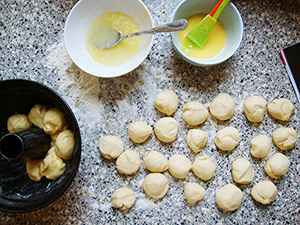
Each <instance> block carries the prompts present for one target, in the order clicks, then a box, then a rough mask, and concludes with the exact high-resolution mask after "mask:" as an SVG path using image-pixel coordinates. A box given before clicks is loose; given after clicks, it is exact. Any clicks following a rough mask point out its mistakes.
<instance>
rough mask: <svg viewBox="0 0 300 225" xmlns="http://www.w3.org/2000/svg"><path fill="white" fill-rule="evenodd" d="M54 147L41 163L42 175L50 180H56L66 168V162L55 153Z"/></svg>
mask: <svg viewBox="0 0 300 225" xmlns="http://www.w3.org/2000/svg"><path fill="white" fill-rule="evenodd" d="M54 149H55V147H52V148H51V149H50V150H49V151H48V153H47V155H46V157H45V158H44V160H43V161H42V163H41V165H40V171H41V175H42V176H45V177H46V178H47V179H49V180H56V179H57V178H58V177H59V176H60V175H61V174H63V172H64V171H65V169H66V164H65V163H64V162H63V160H62V159H61V158H60V157H58V156H57V155H56V153H55V150H54Z"/></svg>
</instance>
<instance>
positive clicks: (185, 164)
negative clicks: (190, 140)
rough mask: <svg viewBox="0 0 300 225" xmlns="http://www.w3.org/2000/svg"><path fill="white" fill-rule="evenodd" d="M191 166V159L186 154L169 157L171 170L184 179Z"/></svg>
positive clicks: (173, 173)
mask: <svg viewBox="0 0 300 225" xmlns="http://www.w3.org/2000/svg"><path fill="white" fill-rule="evenodd" d="M191 168H192V164H191V161H190V160H189V159H188V158H187V157H185V156H184V155H178V154H175V155H172V156H171V158H170V159H169V172H170V173H171V175H172V176H173V177H176V178H179V179H184V178H186V177H187V175H188V173H189V171H190V169H191Z"/></svg>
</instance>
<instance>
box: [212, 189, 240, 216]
mask: <svg viewBox="0 0 300 225" xmlns="http://www.w3.org/2000/svg"><path fill="white" fill-rule="evenodd" d="M215 199H216V203H217V205H218V206H219V207H220V208H221V209H223V210H225V211H234V210H236V209H238V208H239V207H240V206H241V203H242V199H243V193H242V191H241V190H240V189H239V188H238V187H237V186H235V185H233V184H227V185H225V186H223V187H222V188H221V189H219V190H217V192H216V196H215Z"/></svg>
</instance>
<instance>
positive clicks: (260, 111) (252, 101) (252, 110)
mask: <svg viewBox="0 0 300 225" xmlns="http://www.w3.org/2000/svg"><path fill="white" fill-rule="evenodd" d="M266 107H267V101H266V100H265V99H264V98H262V97H260V96H251V97H249V98H247V99H246V101H245V102H244V113H245V115H246V117H247V119H248V120H249V121H250V122H261V121H262V120H263V118H264V115H265V111H266Z"/></svg>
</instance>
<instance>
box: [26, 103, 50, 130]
mask: <svg viewBox="0 0 300 225" xmlns="http://www.w3.org/2000/svg"><path fill="white" fill-rule="evenodd" d="M47 111H48V107H47V106H44V105H40V104H36V105H35V106H33V107H32V108H31V110H30V111H29V113H28V119H29V120H30V122H31V123H33V124H34V125H35V126H37V127H39V128H41V129H43V127H44V117H45V115H46V113H47Z"/></svg>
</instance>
